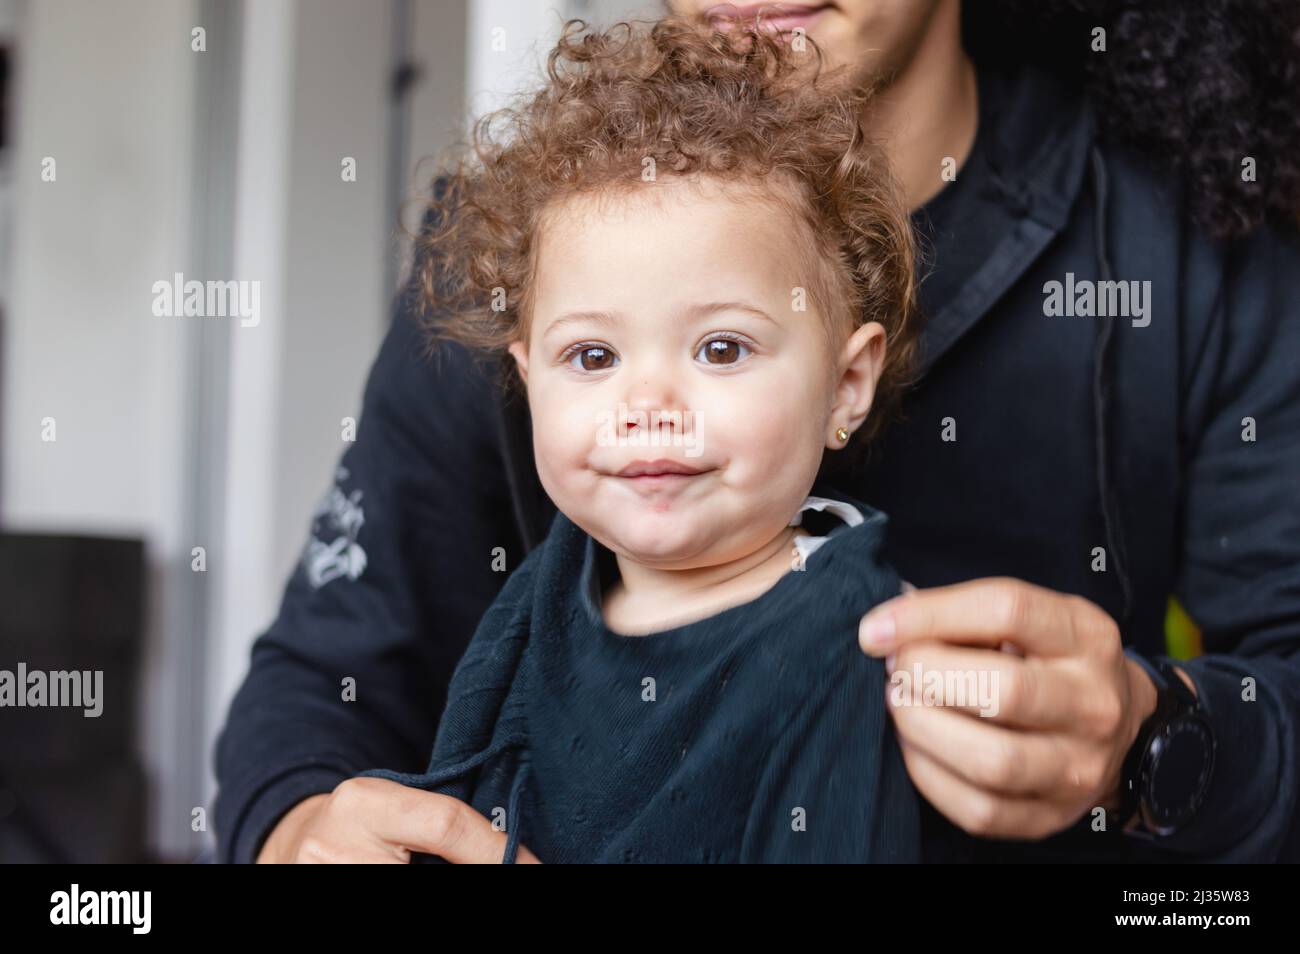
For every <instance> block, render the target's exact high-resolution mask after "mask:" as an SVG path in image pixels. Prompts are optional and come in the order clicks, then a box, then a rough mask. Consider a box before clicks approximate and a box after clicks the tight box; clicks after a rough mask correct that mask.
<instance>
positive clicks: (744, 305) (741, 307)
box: [544, 301, 777, 334]
mask: <svg viewBox="0 0 1300 954" xmlns="http://www.w3.org/2000/svg"><path fill="white" fill-rule="evenodd" d="M720 311H743V312H745V313H746V314H749V315H752V316H753V317H755V318H762V319H764V320H766V321H770V322H772V324H777V321H776V319H775V318H773V317H772V316H771V315H769V314H768V313H767V312H765V311H764V310H763V309H761V308H759V307H758V306H757V305H751V304H750V303H749V302H745V301H712V302H708V303H707V304H697V305H691V306H690V307H689V308H687V309H686V310H685V311H684V312H683V313H682V317H683V318H684V319H687V320H691V321H694V320H697V319H699V318H704V317H707V316H708V315H713V314H716V313H718V312H720ZM620 317H621V316H619V315H616V314H613V313H611V312H608V311H571V312H569V313H568V314H564V315H560V316H559V317H558V318H555V319H554V320H553V321H551V323H550V324H549V325H547V326H546V331H545V332H544V334H550V333H551V332H553V331H555V330H556V329H557V328H559V327H560V326H561V325H564V324H568V323H570V322H574V321H590V322H594V323H596V324H602V325H612V324H617V323H618V322H619V320H620Z"/></svg>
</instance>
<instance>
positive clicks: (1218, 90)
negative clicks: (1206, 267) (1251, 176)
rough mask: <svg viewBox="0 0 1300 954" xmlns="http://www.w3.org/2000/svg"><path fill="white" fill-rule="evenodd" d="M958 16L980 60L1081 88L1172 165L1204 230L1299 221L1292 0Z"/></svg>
mask: <svg viewBox="0 0 1300 954" xmlns="http://www.w3.org/2000/svg"><path fill="white" fill-rule="evenodd" d="M963 18H964V20H963V31H964V34H965V41H966V45H967V49H968V50H969V52H970V53H971V55H972V56H973V57H974V58H976V59H977V60H979V59H981V58H987V59H988V60H989V61H990V62H996V61H1003V62H1007V61H1011V62H1016V61H1021V60H1025V59H1031V60H1033V61H1035V62H1037V63H1039V64H1041V65H1044V66H1046V67H1048V68H1050V69H1052V70H1053V71H1054V72H1057V73H1058V74H1063V75H1066V76H1069V77H1073V78H1074V79H1076V80H1077V81H1078V82H1080V83H1082V84H1083V86H1084V87H1085V88H1086V89H1087V92H1088V94H1089V96H1090V97H1091V99H1092V101H1093V102H1094V103H1095V105H1096V107H1097V108H1096V113H1097V117H1098V120H1099V125H1100V130H1101V134H1102V136H1103V137H1104V138H1106V139H1108V140H1111V141H1115V142H1121V143H1124V144H1126V145H1129V146H1131V147H1132V148H1134V149H1135V150H1136V151H1138V152H1140V153H1143V154H1145V155H1147V156H1150V157H1152V158H1153V159H1155V160H1157V161H1159V162H1163V163H1171V164H1172V166H1173V170H1174V171H1175V172H1176V173H1178V174H1180V175H1181V176H1182V177H1183V179H1184V182H1185V184H1186V189H1187V202H1188V204H1189V207H1190V209H1191V212H1192V214H1193V216H1194V218H1195V219H1196V221H1197V222H1198V223H1199V224H1200V225H1201V226H1202V227H1203V228H1204V229H1205V230H1206V232H1207V233H1209V234H1211V235H1214V236H1216V237H1218V238H1230V237H1233V236H1239V235H1243V234H1245V233H1247V232H1250V231H1252V230H1253V229H1255V228H1256V227H1258V226H1259V225H1260V224H1261V223H1263V222H1265V221H1266V220H1267V221H1284V220H1289V221H1291V222H1295V220H1296V218H1297V215H1300V109H1298V108H1297V94H1298V93H1300V2H1297V0H967V2H966V3H965V4H964V7H963ZM1096 27H1101V28H1103V29H1104V30H1105V31H1106V34H1105V40H1106V49H1105V52H1094V51H1093V49H1092V40H1093V30H1094V29H1095V28H1096ZM1248 157H1249V158H1251V159H1254V160H1255V180H1254V181H1249V180H1248V179H1244V178H1243V176H1242V171H1243V166H1242V160H1243V159H1246V158H1248Z"/></svg>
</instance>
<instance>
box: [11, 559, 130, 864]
mask: <svg viewBox="0 0 1300 954" xmlns="http://www.w3.org/2000/svg"><path fill="white" fill-rule="evenodd" d="M144 573H145V553H144V544H143V543H142V542H141V541H140V540H135V539H112V538H105V537H75V536H55V535H37V534H18V533H0V670H6V671H7V672H8V673H11V674H12V676H11V677H10V678H12V679H14V680H17V679H18V672H19V664H20V663H22V664H24V665H25V667H26V672H27V673H28V674H30V673H33V672H37V671H39V672H43V673H45V674H47V675H48V674H50V673H54V672H60V671H66V672H73V671H76V672H80V673H82V674H83V679H84V678H85V674H87V673H93V672H95V671H101V672H102V673H103V676H102V682H101V683H100V687H101V688H100V693H99V697H98V700H97V703H96V706H95V707H98V708H99V713H100V714H99V715H98V716H93V717H87V715H86V713H87V711H88V709H89V710H90V711H94V708H95V707H91V706H87V705H84V704H83V705H68V706H62V707H55V706H50V705H46V706H42V707H23V708H18V707H15V706H13V705H11V704H8V701H7V700H6V704H5V705H4V706H3V707H0V863H14V862H69V861H72V862H87V863H104V862H119V863H121V862H127V863H134V862H140V861H143V860H146V859H145V848H144V843H145V831H144V824H145V810H146V784H145V775H144V771H143V768H142V766H141V765H140V763H139V759H138V757H137V754H136V753H137V751H138V747H137V745H136V739H135V733H136V699H137V695H138V693H137V689H138V684H139V665H140V657H141V644H142V641H143V633H144V607H145V599H144V594H145V581H144ZM92 678H93V677H92ZM92 687H93V684H92ZM15 689H16V691H17V692H19V693H21V692H24V691H25V689H26V687H25V685H21V684H19V685H16V686H15ZM49 701H51V700H49V699H48V698H47V703H48V702H49ZM85 701H86V700H85V699H83V700H82V702H83V703H85Z"/></svg>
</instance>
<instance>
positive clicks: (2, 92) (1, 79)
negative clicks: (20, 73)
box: [0, 45, 9, 149]
mask: <svg viewBox="0 0 1300 954" xmlns="http://www.w3.org/2000/svg"><path fill="white" fill-rule="evenodd" d="M7 145H9V48H8V47H7V46H4V45H0V149H3V148H4V147H5V146H7Z"/></svg>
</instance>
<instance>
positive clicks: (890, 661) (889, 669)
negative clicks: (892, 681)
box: [885, 653, 897, 676]
mask: <svg viewBox="0 0 1300 954" xmlns="http://www.w3.org/2000/svg"><path fill="white" fill-rule="evenodd" d="M896 655H897V653H890V654H889V655H888V656H886V657H885V675H887V676H892V675H893V674H894V657H895V656H896Z"/></svg>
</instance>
